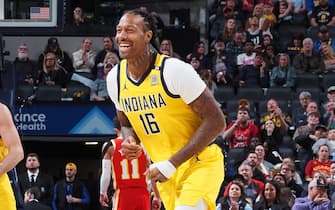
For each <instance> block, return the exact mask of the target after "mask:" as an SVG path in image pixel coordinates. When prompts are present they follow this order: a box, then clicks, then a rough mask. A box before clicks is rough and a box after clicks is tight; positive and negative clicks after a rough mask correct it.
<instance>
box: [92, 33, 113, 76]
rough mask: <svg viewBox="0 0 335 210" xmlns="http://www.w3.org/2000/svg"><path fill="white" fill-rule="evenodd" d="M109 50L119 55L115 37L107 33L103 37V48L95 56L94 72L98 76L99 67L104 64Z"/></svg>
mask: <svg viewBox="0 0 335 210" xmlns="http://www.w3.org/2000/svg"><path fill="white" fill-rule="evenodd" d="M108 52H113V53H116V54H117V55H118V57H119V54H118V52H117V50H115V49H114V42H113V37H112V36H110V35H105V36H104V37H103V49H102V50H100V51H99V52H98V53H97V55H96V57H95V68H94V69H93V71H92V73H93V75H95V76H96V72H97V69H98V67H101V66H104V60H105V56H106V54H107V53H108Z"/></svg>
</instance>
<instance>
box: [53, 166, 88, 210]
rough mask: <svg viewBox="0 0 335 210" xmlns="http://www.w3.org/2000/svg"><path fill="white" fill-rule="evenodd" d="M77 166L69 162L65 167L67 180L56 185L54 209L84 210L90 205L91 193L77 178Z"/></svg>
mask: <svg viewBox="0 0 335 210" xmlns="http://www.w3.org/2000/svg"><path fill="white" fill-rule="evenodd" d="M76 175H77V165H76V164H74V163H72V162H69V163H67V164H66V165H65V179H62V180H60V181H58V182H57V183H56V184H55V187H54V192H53V199H52V208H53V209H67V210H84V209H86V207H87V205H88V204H89V203H90V196H89V192H88V190H87V188H86V186H85V184H84V183H82V182H81V181H79V180H78V179H77V177H76Z"/></svg>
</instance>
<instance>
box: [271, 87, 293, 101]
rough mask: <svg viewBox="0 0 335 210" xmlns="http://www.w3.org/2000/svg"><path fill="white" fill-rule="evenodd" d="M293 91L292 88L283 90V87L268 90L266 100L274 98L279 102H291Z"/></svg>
mask: <svg viewBox="0 0 335 210" xmlns="http://www.w3.org/2000/svg"><path fill="white" fill-rule="evenodd" d="M292 93H293V91H292V89H291V88H283V87H271V88H268V89H267V92H266V98H267V99H270V98H274V99H276V100H277V101H278V100H286V101H290V100H291V99H292Z"/></svg>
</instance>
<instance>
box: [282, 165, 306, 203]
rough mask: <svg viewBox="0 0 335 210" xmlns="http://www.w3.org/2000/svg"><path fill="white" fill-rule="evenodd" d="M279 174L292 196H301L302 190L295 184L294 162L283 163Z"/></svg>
mask: <svg viewBox="0 0 335 210" xmlns="http://www.w3.org/2000/svg"><path fill="white" fill-rule="evenodd" d="M279 173H280V174H282V175H284V176H285V177H286V180H287V186H288V187H289V188H290V189H291V192H292V194H293V195H294V196H295V197H299V196H301V194H302V192H303V191H304V189H303V187H302V186H301V185H299V184H297V182H296V180H295V179H294V177H295V173H296V169H295V164H294V162H283V163H282V164H281V166H280V171H279Z"/></svg>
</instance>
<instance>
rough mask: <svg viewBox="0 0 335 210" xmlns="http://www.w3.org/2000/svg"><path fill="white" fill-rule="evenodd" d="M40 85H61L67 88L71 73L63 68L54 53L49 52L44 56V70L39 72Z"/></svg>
mask: <svg viewBox="0 0 335 210" xmlns="http://www.w3.org/2000/svg"><path fill="white" fill-rule="evenodd" d="M39 72H40V73H39V77H38V85H39V86H41V85H48V86H53V85H60V86H62V87H65V86H66V84H67V83H68V81H69V78H70V73H69V71H68V70H67V69H65V68H64V67H63V66H61V65H60V64H58V62H57V56H56V54H55V53H54V52H48V53H46V54H45V56H44V63H43V69H41V70H40V71H39Z"/></svg>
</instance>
